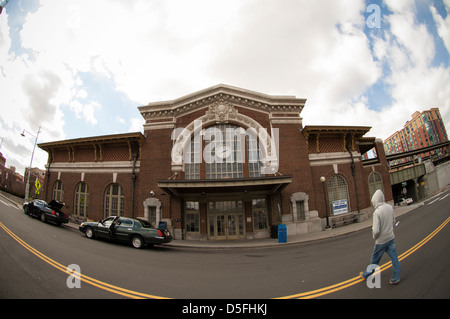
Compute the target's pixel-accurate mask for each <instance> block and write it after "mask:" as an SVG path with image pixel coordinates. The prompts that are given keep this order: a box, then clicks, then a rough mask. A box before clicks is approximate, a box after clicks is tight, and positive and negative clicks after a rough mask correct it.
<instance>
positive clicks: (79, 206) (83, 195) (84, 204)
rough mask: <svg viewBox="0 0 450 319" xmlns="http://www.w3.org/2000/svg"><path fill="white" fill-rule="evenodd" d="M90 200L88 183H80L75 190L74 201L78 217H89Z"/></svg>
mask: <svg viewBox="0 0 450 319" xmlns="http://www.w3.org/2000/svg"><path fill="white" fill-rule="evenodd" d="M88 199H89V188H88V186H87V184H86V183H83V182H81V183H78V185H77V187H76V188H75V199H74V207H73V208H74V210H73V211H74V215H76V216H78V217H84V218H86V217H88V212H87V209H88Z"/></svg>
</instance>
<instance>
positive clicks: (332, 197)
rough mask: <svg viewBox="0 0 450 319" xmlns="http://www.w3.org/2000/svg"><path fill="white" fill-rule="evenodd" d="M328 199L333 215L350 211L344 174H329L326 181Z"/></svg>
mask: <svg viewBox="0 0 450 319" xmlns="http://www.w3.org/2000/svg"><path fill="white" fill-rule="evenodd" d="M328 200H329V203H328V204H329V205H330V211H331V213H332V214H333V215H339V214H343V213H347V212H349V211H350V200H349V197H348V186H347V181H346V180H345V177H344V176H342V175H340V174H335V175H333V176H331V178H330V180H329V181H328Z"/></svg>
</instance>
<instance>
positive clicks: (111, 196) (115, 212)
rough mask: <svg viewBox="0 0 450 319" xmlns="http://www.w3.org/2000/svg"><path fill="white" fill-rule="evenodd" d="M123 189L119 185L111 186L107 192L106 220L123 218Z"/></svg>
mask: <svg viewBox="0 0 450 319" xmlns="http://www.w3.org/2000/svg"><path fill="white" fill-rule="evenodd" d="M123 206H124V199H123V189H122V186H120V185H119V184H111V185H109V186H108V187H107V188H106V192H105V214H104V216H105V218H106V217H108V216H123V214H124V211H123Z"/></svg>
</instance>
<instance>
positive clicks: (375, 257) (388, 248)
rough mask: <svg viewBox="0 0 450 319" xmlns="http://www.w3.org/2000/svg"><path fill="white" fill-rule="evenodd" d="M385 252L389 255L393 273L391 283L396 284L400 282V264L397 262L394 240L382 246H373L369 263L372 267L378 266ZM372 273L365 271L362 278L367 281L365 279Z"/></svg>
mask: <svg viewBox="0 0 450 319" xmlns="http://www.w3.org/2000/svg"><path fill="white" fill-rule="evenodd" d="M385 252H386V253H387V254H388V255H389V257H390V258H391V260H392V269H393V273H392V279H391V281H392V282H397V281H399V280H400V272H401V270H400V263H399V262H398V256H397V249H396V248H395V239H392V240H391V241H388V242H387V243H384V244H380V245H375V247H374V248H373V253H372V259H371V260H370V263H371V264H372V265H378V264H379V263H380V260H381V257H383V254H384V253H385ZM368 269H369V268H368ZM373 272H374V270H372V271H370V272H369V271H365V272H364V273H363V277H364V278H365V279H367V277H369V276H370V275H371V274H372V273H373Z"/></svg>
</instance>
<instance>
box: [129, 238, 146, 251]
mask: <svg viewBox="0 0 450 319" xmlns="http://www.w3.org/2000/svg"><path fill="white" fill-rule="evenodd" d="M131 244H132V245H133V247H134V248H138V249H139V248H142V247H144V241H143V240H142V237H141V236H133V237H131Z"/></svg>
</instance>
